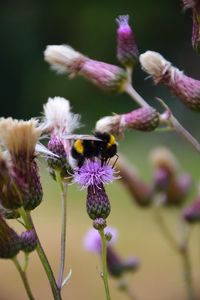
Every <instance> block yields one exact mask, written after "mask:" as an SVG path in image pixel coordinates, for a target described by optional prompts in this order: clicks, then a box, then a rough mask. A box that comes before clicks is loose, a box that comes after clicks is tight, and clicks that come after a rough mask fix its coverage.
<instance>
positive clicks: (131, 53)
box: [116, 15, 139, 67]
mask: <svg viewBox="0 0 200 300" xmlns="http://www.w3.org/2000/svg"><path fill="white" fill-rule="evenodd" d="M116 21H117V24H118V29H117V58H118V60H119V61H120V63H121V64H122V65H124V66H125V67H132V66H134V65H135V63H137V61H138V56H139V51H138V48H137V44H136V42H135V37H134V32H133V30H132V28H131V27H130V25H129V23H128V21H129V16H128V15H125V16H119V17H118V18H117V19H116Z"/></svg>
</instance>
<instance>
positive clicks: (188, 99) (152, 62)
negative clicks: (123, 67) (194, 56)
mask: <svg viewBox="0 0 200 300" xmlns="http://www.w3.org/2000/svg"><path fill="white" fill-rule="evenodd" d="M140 63H141V65H142V68H143V69H144V71H145V72H147V73H148V74H149V75H151V76H152V78H153V80H154V83H155V84H159V83H161V84H163V85H165V86H167V87H168V88H169V89H170V91H171V92H172V93H173V94H175V95H176V96H177V97H178V98H179V99H180V100H181V101H182V102H183V103H184V104H185V105H186V106H187V107H189V108H190V109H192V110H195V111H200V81H199V80H196V79H193V78H191V77H188V76H186V75H185V74H184V73H183V72H182V71H180V70H179V69H178V68H176V67H174V66H172V64H171V63H170V62H169V61H167V60H166V59H165V58H164V57H163V56H162V55H161V54H159V53H157V52H153V51H147V52H145V53H144V54H141V55H140Z"/></svg>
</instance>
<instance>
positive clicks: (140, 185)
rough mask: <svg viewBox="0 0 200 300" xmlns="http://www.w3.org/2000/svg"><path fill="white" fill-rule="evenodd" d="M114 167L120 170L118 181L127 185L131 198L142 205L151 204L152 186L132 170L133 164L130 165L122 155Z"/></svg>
mask: <svg viewBox="0 0 200 300" xmlns="http://www.w3.org/2000/svg"><path fill="white" fill-rule="evenodd" d="M116 169H117V170H119V172H120V175H121V179H120V181H121V182H122V183H123V184H124V185H125V186H126V187H127V190H128V192H129V193H130V195H131V197H132V198H133V200H134V201H135V202H136V203H137V204H138V205H139V206H142V207H144V206H149V205H151V203H152V199H153V189H152V187H151V186H150V185H148V184H146V183H145V182H143V181H142V179H141V178H140V177H139V175H138V174H137V172H136V171H135V170H134V166H131V165H130V163H129V162H128V161H126V159H125V158H123V157H122V155H120V158H119V159H118V161H117V163H116Z"/></svg>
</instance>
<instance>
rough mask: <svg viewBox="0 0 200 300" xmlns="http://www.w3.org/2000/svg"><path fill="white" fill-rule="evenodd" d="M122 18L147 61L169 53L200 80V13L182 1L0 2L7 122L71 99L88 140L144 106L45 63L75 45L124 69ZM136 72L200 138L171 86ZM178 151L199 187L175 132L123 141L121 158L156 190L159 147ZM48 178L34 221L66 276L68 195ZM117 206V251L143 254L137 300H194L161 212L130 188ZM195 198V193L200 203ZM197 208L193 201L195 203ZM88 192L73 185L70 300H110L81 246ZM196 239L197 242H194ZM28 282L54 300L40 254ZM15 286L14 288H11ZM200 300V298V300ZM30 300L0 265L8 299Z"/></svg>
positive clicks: (96, 265)
mask: <svg viewBox="0 0 200 300" xmlns="http://www.w3.org/2000/svg"><path fill="white" fill-rule="evenodd" d="M119 14H129V15H130V23H131V25H132V26H133V27H134V31H135V35H136V39H137V42H138V47H139V49H140V52H141V53H142V52H144V51H146V50H155V51H158V52H160V53H162V54H163V55H164V56H165V57H166V58H167V59H168V60H170V61H171V62H173V63H174V64H175V65H176V66H178V67H179V68H180V69H183V70H185V72H186V73H187V74H190V75H192V76H194V77H196V78H199V77H200V72H199V65H200V60H199V57H198V56H197V54H196V53H195V52H194V51H193V49H192V47H191V23H192V17H191V13H189V12H186V13H185V14H184V13H183V10H182V7H181V1H179V0H168V1H165V0H160V1H157V0H148V1H147V0H146V1H141V0H140V1H139V0H135V1H113V0H109V1H104V0H102V1H99V2H94V1H87V0H85V1H66V0H65V1H62V0H58V1H37V0H35V1H27V0H24V1H17V0H16V1H14V0H2V1H1V3H0V37H1V47H0V65H1V72H0V83H1V90H0V93H1V108H0V111H1V116H6V117H7V116H13V117H15V118H25V119H28V118H30V117H33V116H40V115H41V111H42V107H43V104H44V103H45V102H46V101H47V99H48V97H54V96H63V97H65V98H67V99H69V100H70V101H71V104H72V107H73V111H74V112H76V113H80V114H81V115H82V123H83V124H84V125H85V126H84V127H83V128H82V129H81V131H82V132H91V130H92V129H93V127H94V124H95V121H96V120H97V119H99V118H100V117H102V116H105V115H110V114H111V112H115V113H123V112H128V111H130V110H132V109H134V108H135V107H136V105H135V104H134V103H133V101H132V100H131V99H130V98H129V97H128V96H127V95H123V94H121V95H117V96H113V95H108V94H104V93H102V92H101V91H99V90H97V89H96V88H95V87H93V86H92V85H90V83H88V82H86V81H84V80H83V79H82V78H76V79H74V80H69V79H68V78H67V77H66V76H63V75H62V76H61V75H56V74H55V73H54V72H53V71H51V70H50V69H49V66H48V65H47V64H46V63H45V62H44V60H43V51H44V49H45V47H46V45H51V44H58V45H59V44H69V45H71V46H73V47H74V48H75V49H77V50H79V51H80V52H82V53H84V54H86V55H88V56H90V57H91V58H94V59H98V60H103V61H105V62H110V63H113V64H117V60H116V55H115V52H116V33H115V31H116V22H115V18H116V17H117V16H118V15H119ZM145 77H146V74H145V73H143V72H142V71H141V70H140V67H139V66H137V68H136V70H135V73H134V77H133V82H134V87H135V88H136V90H137V91H138V92H140V93H141V95H143V96H144V98H145V99H147V101H148V102H149V103H152V105H153V106H155V107H158V108H159V109H160V107H159V105H158V104H157V103H156V100H155V97H156V96H159V97H161V98H163V99H165V100H166V102H167V103H168V104H169V106H170V107H171V108H172V109H173V111H174V113H175V115H176V116H177V117H178V119H179V120H180V121H181V122H182V123H183V124H184V126H186V127H187V128H188V129H189V130H190V131H192V132H193V133H194V135H195V136H196V137H197V138H199V139H200V133H199V114H197V113H194V112H191V111H189V110H188V109H186V108H185V107H184V106H183V105H182V103H180V102H179V101H178V100H177V99H176V98H175V97H174V96H172V95H171V94H170V93H169V92H168V91H167V90H166V89H165V88H163V87H154V86H153V84H152V81H151V80H146V81H144V79H145ZM160 144H162V145H166V146H169V147H170V148H171V149H172V150H173V151H174V152H175V154H176V155H177V156H178V159H179V161H180V164H181V166H182V168H183V169H185V170H187V171H188V172H190V173H191V174H192V176H193V177H194V179H195V180H196V182H198V180H199V170H198V167H197V166H198V163H197V162H199V155H198V154H196V152H195V151H194V150H193V149H192V148H191V146H190V145H187V144H186V142H185V141H183V140H182V139H181V138H179V137H177V135H176V134H175V133H148V134H146V133H137V132H129V133H128V134H126V138H125V139H124V140H123V141H122V142H120V145H119V147H120V151H122V152H123V153H124V154H126V155H127V157H128V158H129V159H130V160H131V161H132V162H133V163H134V164H135V165H136V167H137V168H138V169H139V170H140V173H141V176H142V177H143V178H144V179H145V180H146V181H148V180H149V179H150V177H151V174H152V170H151V167H150V164H149V163H148V153H149V151H150V150H151V149H152V148H154V147H156V146H157V145H160ZM40 164H41V169H42V170H43V172H42V174H43V176H42V179H43V184H44V188H45V197H44V201H43V203H42V205H41V206H40V207H39V208H37V209H36V210H35V211H34V213H33V217H34V220H35V223H36V226H37V229H38V231H39V234H40V236H41V240H42V242H43V244H44V247H45V250H46V251H47V254H48V257H49V259H50V261H51V263H52V265H53V268H54V271H55V272H57V269H58V257H59V226H60V206H59V204H60V203H59V192H58V189H57V187H56V184H55V183H52V180H51V178H49V176H48V174H47V171H46V166H45V163H44V162H41V163H40ZM108 192H109V196H110V199H111V201H112V213H111V216H110V217H109V224H110V225H112V226H116V227H118V228H119V231H120V239H119V243H118V245H117V246H116V248H117V249H118V251H119V252H120V253H121V254H122V255H124V256H126V255H137V256H138V257H139V258H140V259H141V261H142V267H141V270H140V271H139V272H138V273H137V274H136V275H135V276H133V277H130V282H131V285H132V287H133V288H134V289H135V292H136V294H137V295H138V300H140V299H141V300H147V299H148V300H161V299H162V300H165V299H166V300H179V299H180V300H183V299H186V296H185V289H184V279H183V277H182V274H181V261H180V259H179V258H178V257H177V255H176V254H175V253H174V252H173V251H172V250H171V249H170V248H169V247H168V245H167V244H166V242H165V240H163V239H162V236H161V235H160V232H159V229H158V228H157V227H156V225H155V223H154V218H153V215H152V212H151V211H149V210H142V209H140V208H137V207H136V205H135V204H133V201H132V199H130V196H129V195H128V194H127V192H126V191H125V189H124V188H123V187H122V186H121V185H120V184H118V183H115V184H113V185H112V186H111V187H109V188H108ZM195 192H196V189H194V190H193V195H194V194H195ZM190 198H191V199H192V195H191V197H190ZM84 199H85V193H84V192H79V191H78V189H77V187H75V186H71V187H70V191H69V207H68V211H69V213H68V215H69V220H68V238H67V242H68V246H67V247H68V249H67V267H68V270H69V269H70V268H72V270H73V276H72V280H71V282H70V284H69V285H68V286H67V287H66V288H65V290H64V292H63V295H64V296H63V299H79V298H81V299H84V300H86V299H88V300H92V299H96V300H102V299H104V293H103V286H102V282H101V279H100V276H99V271H100V262H99V260H98V257H95V255H90V254H88V253H86V252H84V250H83V249H82V238H83V235H84V233H85V232H86V230H87V229H88V227H89V226H91V221H90V220H89V218H88V217H87V214H86V212H85V200H84ZM177 215H179V211H177V210H174V211H172V212H169V211H167V212H166V215H165V217H166V218H167V219H168V220H169V224H170V225H171V228H172V231H173V232H174V233H175V232H176V231H177V229H178V225H177V223H176V221H175V220H176V216H177ZM195 238H196V239H195ZM197 244H198V246H199V228H195V230H194V234H193V238H192V245H191V249H192V257H193V258H192V259H193V266H194V272H193V276H194V279H195V280H196V282H198V278H199V277H200V271H199V266H200V255H199V253H200V249H199V247H197ZM29 277H30V281H31V283H32V286H33V291H34V294H35V295H36V299H41V300H42V299H45V300H46V299H48V300H49V299H52V296H51V293H50V291H49V288H48V283H47V281H46V277H45V275H44V273H43V271H42V269H41V267H40V264H39V263H38V259H37V257H36V255H33V256H32V258H31V266H30V269H29ZM11 286H12V288H11ZM115 287H116V282H114V281H112V282H111V291H112V295H113V298H112V299H115V300H119V299H120V300H125V299H126V297H125V296H123V295H122V294H120V293H119V292H117V291H116V288H115ZM199 297H200V296H199ZM11 299H16V300H25V299H26V296H25V292H24V290H23V287H22V284H21V282H20V279H19V277H18V275H17V273H16V270H15V269H14V267H13V266H12V264H11V263H9V262H7V261H0V300H11Z"/></svg>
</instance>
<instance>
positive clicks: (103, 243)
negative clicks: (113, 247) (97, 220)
mask: <svg viewBox="0 0 200 300" xmlns="http://www.w3.org/2000/svg"><path fill="white" fill-rule="evenodd" d="M99 234H100V236H101V255H102V266H103V274H102V278H103V282H104V288H105V293H106V299H107V300H111V298H110V291H109V286H108V271H107V246H106V238H105V234H104V230H103V229H101V230H99Z"/></svg>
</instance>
